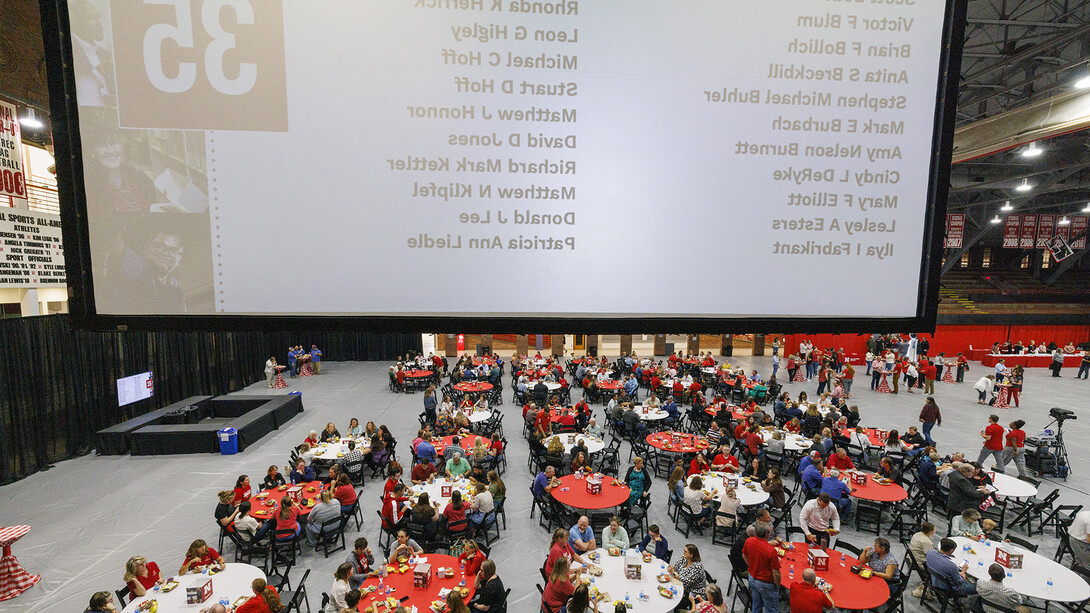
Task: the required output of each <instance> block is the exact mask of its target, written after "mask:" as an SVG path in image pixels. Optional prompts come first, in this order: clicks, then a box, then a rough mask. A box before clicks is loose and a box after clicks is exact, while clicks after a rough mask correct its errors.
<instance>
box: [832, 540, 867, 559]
mask: <svg viewBox="0 0 1090 613" xmlns="http://www.w3.org/2000/svg"><path fill="white" fill-rule="evenodd" d="M836 548H837V549H843V550H844V551H847V552H848V553H850V554H852V556H854V557H856V558H858V557H859V555H860V554H861V553H863V550H862V549H860V548H859V547H856V546H855V545H852V544H851V543H849V542H847V541H844V540H842V539H837V541H836Z"/></svg>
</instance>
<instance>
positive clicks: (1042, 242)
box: [1037, 213, 1056, 249]
mask: <svg viewBox="0 0 1090 613" xmlns="http://www.w3.org/2000/svg"><path fill="white" fill-rule="evenodd" d="M1055 229H1056V216H1055V215H1053V214H1052V213H1041V216H1040V218H1038V220H1037V248H1038V249H1048V239H1050V238H1052V234H1053V232H1052V231H1053V230H1055Z"/></svg>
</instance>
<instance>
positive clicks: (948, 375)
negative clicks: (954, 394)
mask: <svg viewBox="0 0 1090 613" xmlns="http://www.w3.org/2000/svg"><path fill="white" fill-rule="evenodd" d="M954 368H957V366H954V367H951V368H947V369H946V370H944V371H943V373H942V382H943V383H956V381H954Z"/></svg>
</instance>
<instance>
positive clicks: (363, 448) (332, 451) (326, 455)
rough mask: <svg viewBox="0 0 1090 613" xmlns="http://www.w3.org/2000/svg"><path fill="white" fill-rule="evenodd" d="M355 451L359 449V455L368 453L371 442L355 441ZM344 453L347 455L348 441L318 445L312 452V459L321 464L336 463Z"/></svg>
mask: <svg viewBox="0 0 1090 613" xmlns="http://www.w3.org/2000/svg"><path fill="white" fill-rule="evenodd" d="M356 449H359V450H360V452H361V453H368V452H370V451H371V441H370V440H367V439H362V440H358V441H356ZM346 453H348V439H341V440H340V441H339V442H336V443H322V444H320V445H318V447H317V448H316V449H315V450H314V459H315V460H319V461H323V462H336V461H337V460H338V459H340V458H341V457H343V456H344V454H346ZM337 454H340V455H337Z"/></svg>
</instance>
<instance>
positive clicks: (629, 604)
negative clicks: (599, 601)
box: [624, 579, 1052, 609]
mask: <svg viewBox="0 0 1090 613" xmlns="http://www.w3.org/2000/svg"><path fill="white" fill-rule="evenodd" d="M1048 584H1049V585H1052V580H1051V579H1049V580H1048ZM624 608H626V609H631V608H632V599H631V598H629V597H628V593H625V595H624Z"/></svg>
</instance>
